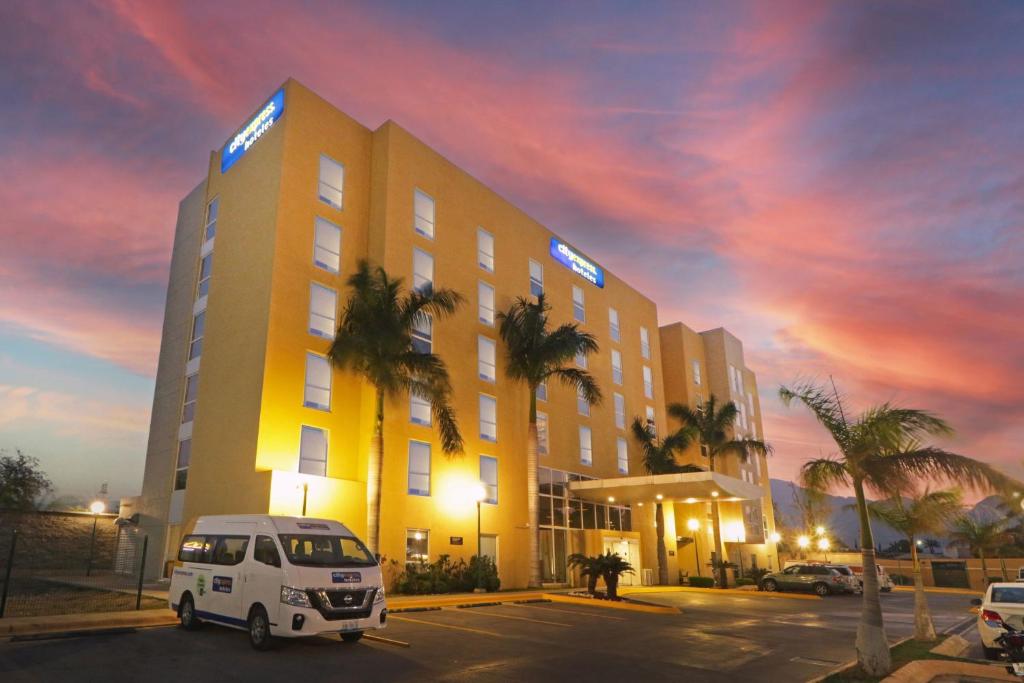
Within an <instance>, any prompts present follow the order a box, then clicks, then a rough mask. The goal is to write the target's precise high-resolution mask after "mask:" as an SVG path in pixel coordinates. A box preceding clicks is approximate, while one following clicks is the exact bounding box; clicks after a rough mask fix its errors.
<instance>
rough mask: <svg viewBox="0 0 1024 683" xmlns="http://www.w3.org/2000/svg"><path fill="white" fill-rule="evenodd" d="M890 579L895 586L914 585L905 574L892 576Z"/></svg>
mask: <svg viewBox="0 0 1024 683" xmlns="http://www.w3.org/2000/svg"><path fill="white" fill-rule="evenodd" d="M890 578H891V579H892V582H893V583H894V584H896V585H897V586H910V585H912V584H913V583H914V580H913V579H912V578H911V577H909V576H907V575H906V574H892V575H891V576H890Z"/></svg>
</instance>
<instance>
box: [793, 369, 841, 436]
mask: <svg viewBox="0 0 1024 683" xmlns="http://www.w3.org/2000/svg"><path fill="white" fill-rule="evenodd" d="M779 399H781V400H782V404H783V405H785V406H787V407H788V406H789V405H790V404H791V403H792V402H793V401H798V402H800V403H803V404H804V406H806V407H807V409H808V410H810V411H811V413H813V414H814V417H815V418H817V420H818V422H819V423H821V425H822V426H823V427H824V428H825V429H827V430H828V432H829V433H830V434H831V435H832V438H833V439H834V440H835V442H836V443H837V444H839V447H840V449H842V450H845V445H846V442H847V425H846V419H845V414H846V410H845V406H844V405H843V402H842V399H840V398H839V397H838V396H836V394H835V392H834V391H830V390H829V389H828V388H826V387H824V386H822V385H817V384H814V383H813V382H810V381H799V382H797V383H796V384H794V385H793V387H792V388H790V387H786V386H781V387H779Z"/></svg>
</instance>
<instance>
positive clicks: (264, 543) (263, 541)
mask: <svg viewBox="0 0 1024 683" xmlns="http://www.w3.org/2000/svg"><path fill="white" fill-rule="evenodd" d="M252 559H254V560H256V561H257V562H262V563H263V564H269V565H270V566H271V567H280V566H281V555H280V554H279V553H278V552H277V544H276V543H274V539H272V538H271V537H270V536H257V537H256V544H255V545H254V546H253V547H252Z"/></svg>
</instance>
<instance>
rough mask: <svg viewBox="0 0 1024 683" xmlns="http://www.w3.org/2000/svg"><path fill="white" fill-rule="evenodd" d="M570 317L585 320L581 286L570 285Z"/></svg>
mask: <svg viewBox="0 0 1024 683" xmlns="http://www.w3.org/2000/svg"><path fill="white" fill-rule="evenodd" d="M572 317H573V318H575V319H576V320H577V321H579V322H581V323H585V322H587V310H586V308H585V307H584V305H583V288H582V287H577V286H576V285H573V286H572Z"/></svg>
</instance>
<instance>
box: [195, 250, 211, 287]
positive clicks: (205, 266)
mask: <svg viewBox="0 0 1024 683" xmlns="http://www.w3.org/2000/svg"><path fill="white" fill-rule="evenodd" d="M212 274H213V253H212V252H211V253H209V254H207V255H206V256H204V257H203V260H202V261H200V262H199V288H198V290H197V293H196V298H197V299H198V298H199V297H203V296H206V294H207V293H208V292H209V291H210V275H212Z"/></svg>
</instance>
